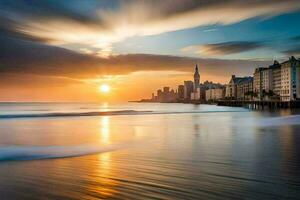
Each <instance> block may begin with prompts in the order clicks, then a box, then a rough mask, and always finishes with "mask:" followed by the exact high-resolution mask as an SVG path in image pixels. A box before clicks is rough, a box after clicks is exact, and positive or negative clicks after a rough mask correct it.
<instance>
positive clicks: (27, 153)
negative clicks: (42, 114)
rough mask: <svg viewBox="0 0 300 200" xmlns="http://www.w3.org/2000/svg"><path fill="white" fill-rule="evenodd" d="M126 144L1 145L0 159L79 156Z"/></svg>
mask: <svg viewBox="0 0 300 200" xmlns="http://www.w3.org/2000/svg"><path fill="white" fill-rule="evenodd" d="M123 147H125V146H124V145H110V146H105V147H100V146H96V145H77V146H0V161H22V160H23V161H24V160H40V159H54V158H67V157H78V156H84V155H91V154H98V153H104V152H109V151H115V150H118V149H120V148H123Z"/></svg>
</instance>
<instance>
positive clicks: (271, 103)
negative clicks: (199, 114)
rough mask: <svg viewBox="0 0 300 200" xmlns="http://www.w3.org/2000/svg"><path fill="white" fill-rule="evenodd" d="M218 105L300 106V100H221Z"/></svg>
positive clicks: (253, 106) (258, 107) (256, 107)
mask: <svg viewBox="0 0 300 200" xmlns="http://www.w3.org/2000/svg"><path fill="white" fill-rule="evenodd" d="M217 105H218V106H231V107H248V108H251V109H259V110H263V109H266V108H267V109H280V108H300V101H251V100H219V101H217Z"/></svg>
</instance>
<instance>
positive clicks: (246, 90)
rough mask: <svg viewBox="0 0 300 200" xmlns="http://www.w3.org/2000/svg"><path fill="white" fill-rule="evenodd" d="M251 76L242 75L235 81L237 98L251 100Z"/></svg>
mask: <svg viewBox="0 0 300 200" xmlns="http://www.w3.org/2000/svg"><path fill="white" fill-rule="evenodd" d="M252 93H253V77H251V76H249V77H244V78H242V79H241V80H240V81H239V82H238V83H237V93H236V96H237V99H239V100H251V99H252V97H253V94H252Z"/></svg>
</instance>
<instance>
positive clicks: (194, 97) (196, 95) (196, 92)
mask: <svg viewBox="0 0 300 200" xmlns="http://www.w3.org/2000/svg"><path fill="white" fill-rule="evenodd" d="M200 98H201V94H200V87H198V88H196V89H195V90H194V92H192V93H191V100H200Z"/></svg>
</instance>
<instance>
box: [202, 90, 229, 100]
mask: <svg viewBox="0 0 300 200" xmlns="http://www.w3.org/2000/svg"><path fill="white" fill-rule="evenodd" d="M224 96H225V90H224V88H210V89H208V90H206V91H205V100H206V101H214V100H220V99H223V98H224Z"/></svg>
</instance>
